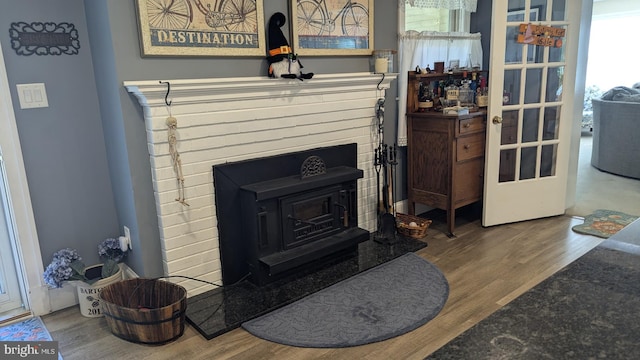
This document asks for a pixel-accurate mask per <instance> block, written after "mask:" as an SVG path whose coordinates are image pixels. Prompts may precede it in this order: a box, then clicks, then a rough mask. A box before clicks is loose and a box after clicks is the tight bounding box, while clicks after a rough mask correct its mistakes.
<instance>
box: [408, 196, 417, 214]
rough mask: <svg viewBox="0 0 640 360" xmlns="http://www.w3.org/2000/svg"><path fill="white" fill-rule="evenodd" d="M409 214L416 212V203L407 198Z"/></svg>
mask: <svg viewBox="0 0 640 360" xmlns="http://www.w3.org/2000/svg"><path fill="white" fill-rule="evenodd" d="M408 210H409V215H415V214H416V203H415V201H411V200H409V209H408Z"/></svg>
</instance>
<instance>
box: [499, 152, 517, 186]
mask: <svg viewBox="0 0 640 360" xmlns="http://www.w3.org/2000/svg"><path fill="white" fill-rule="evenodd" d="M515 179H516V149H508V150H500V169H499V173H498V182H507V181H514V180H515Z"/></svg>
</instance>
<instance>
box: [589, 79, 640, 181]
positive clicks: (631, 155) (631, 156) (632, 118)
mask: <svg viewBox="0 0 640 360" xmlns="http://www.w3.org/2000/svg"><path fill="white" fill-rule="evenodd" d="M634 88H635V85H634ZM634 88H632V89H629V88H624V89H625V90H624V91H622V92H615V91H613V90H614V89H619V88H614V89H612V90H609V91H608V92H607V93H605V94H604V95H603V96H602V98H601V99H593V100H592V103H593V150H592V152H591V165H593V166H594V167H596V168H598V169H600V170H602V171H606V172H609V173H612V174H616V175H622V176H627V177H632V178H636V179H640V90H637V89H634ZM627 90H629V91H627ZM634 90H635V91H637V96H635V94H633V92H634ZM612 91H613V93H612ZM623 93H624V94H623ZM622 95H624V96H622ZM605 98H611V99H615V100H606V99H605ZM616 100H623V101H616Z"/></svg>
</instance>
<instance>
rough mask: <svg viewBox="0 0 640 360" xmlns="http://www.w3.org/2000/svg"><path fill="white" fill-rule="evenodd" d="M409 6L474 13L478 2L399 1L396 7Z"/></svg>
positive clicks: (439, 0) (474, 0)
mask: <svg viewBox="0 0 640 360" xmlns="http://www.w3.org/2000/svg"><path fill="white" fill-rule="evenodd" d="M406 4H409V5H411V6H413V7H420V8H432V9H449V10H466V11H469V12H476V8H477V7H478V0H399V1H398V5H400V6H401V7H404V6H405V5H406Z"/></svg>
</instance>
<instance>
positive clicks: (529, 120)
mask: <svg viewBox="0 0 640 360" xmlns="http://www.w3.org/2000/svg"><path fill="white" fill-rule="evenodd" d="M539 119H540V109H525V110H524V113H523V117H522V142H523V143H526V142H532V141H538V121H539Z"/></svg>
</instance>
